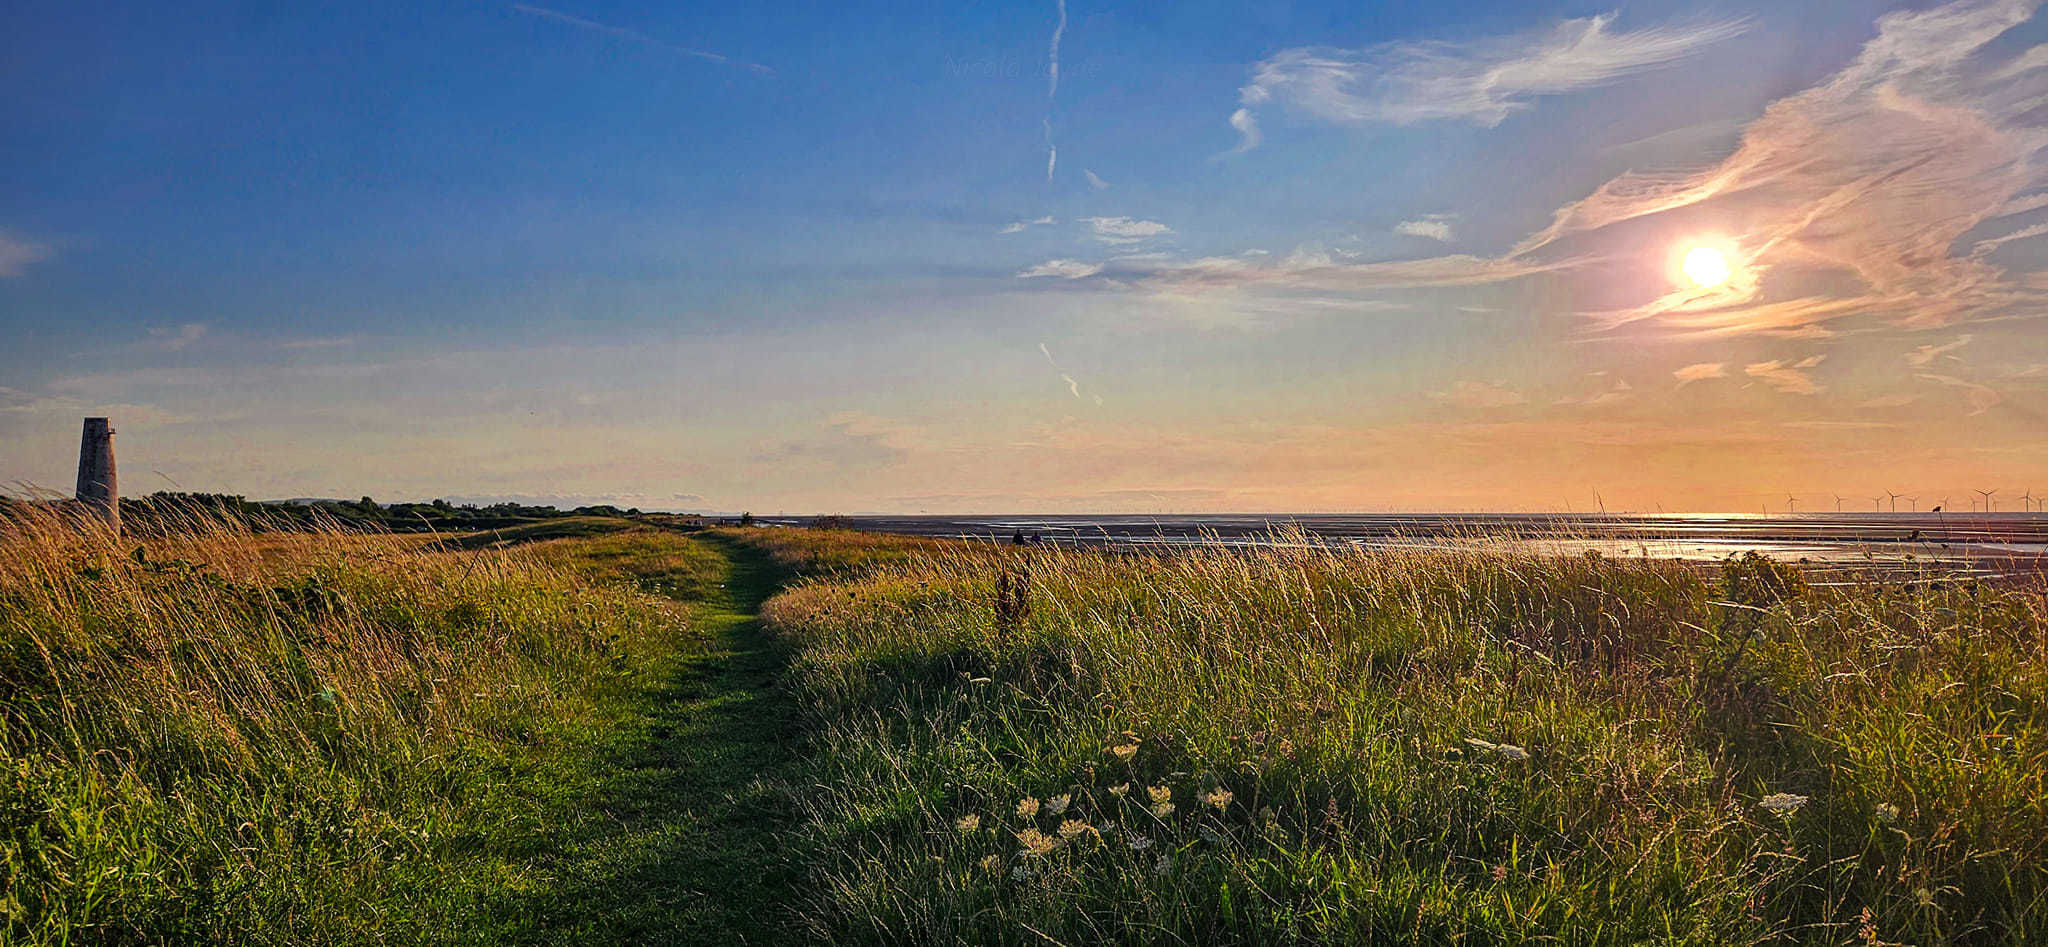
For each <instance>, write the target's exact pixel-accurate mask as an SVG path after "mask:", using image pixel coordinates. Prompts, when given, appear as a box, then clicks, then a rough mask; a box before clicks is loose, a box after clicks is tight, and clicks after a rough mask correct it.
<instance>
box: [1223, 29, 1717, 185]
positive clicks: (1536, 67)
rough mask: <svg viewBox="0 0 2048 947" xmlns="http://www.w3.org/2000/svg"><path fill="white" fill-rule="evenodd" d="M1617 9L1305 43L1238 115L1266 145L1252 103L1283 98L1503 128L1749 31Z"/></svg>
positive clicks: (1280, 59)
mask: <svg viewBox="0 0 2048 947" xmlns="http://www.w3.org/2000/svg"><path fill="white" fill-rule="evenodd" d="M1613 22H1614V16H1613V15H1612V14H1608V15H1604V16H1595V17H1587V18H1584V19H1576V20H1566V21H1564V22H1562V23H1559V24H1557V25H1556V26H1554V27H1551V28H1549V29H1547V30H1541V31H1537V32H1533V33H1524V34H1520V35H1515V36H1502V37H1494V38H1490V39H1483V40H1479V41H1477V42H1471V43H1451V42H1400V43H1388V44H1384V45H1379V46H1372V47H1368V48H1365V49H1333V48H1328V47H1302V48H1296V49H1287V50H1282V51H1281V52H1279V53H1277V54H1275V55H1273V56H1272V57H1271V58H1269V59H1267V60H1265V61H1264V62H1261V63H1259V64H1258V65H1257V66H1256V67H1255V68H1254V69H1253V72H1252V81H1251V83H1250V84H1248V85H1246V86H1245V87H1244V88H1242V89H1240V90H1239V91H1238V101H1239V103H1240V105H1241V106H1242V108H1240V109H1239V110H1238V111H1237V112H1236V113H1235V114H1233V115H1232V116H1231V125H1232V126H1234V127H1236V128H1237V130H1238V133H1239V134H1240V136H1242V140H1241V141H1240V143H1239V145H1238V150H1239V151H1244V150H1248V149H1250V148H1251V147H1254V146H1255V145H1257V143H1258V131H1257V127H1258V126H1257V124H1256V119H1255V117H1254V114H1253V110H1256V109H1259V108H1262V107H1265V106H1268V105H1275V104H1277V105H1282V106H1286V107H1288V108H1290V109H1292V110H1294V111H1295V112H1298V113H1301V114H1303V115H1306V116H1308V117H1310V118H1314V119H1319V120H1322V121H1327V122H1337V123H1344V124H1359V123H1366V122H1384V123H1391V124H1395V125H1409V124H1414V123H1416V122H1424V121H1432V120H1447V121H1466V122H1473V123H1475V124H1479V125H1488V126H1491V125H1498V124H1500V122H1501V121H1502V120H1503V119H1505V118H1507V117H1508V115H1510V114H1512V113H1514V112H1516V111H1519V110H1521V109H1525V108H1528V107H1529V105H1530V101H1531V100H1532V99H1534V98H1536V97H1538V96H1544V95H1560V94H1563V93H1568V92H1576V91H1579V90H1583V89H1590V88H1594V87H1596V86H1601V85H1605V84H1607V83H1610V82H1613V81H1615V80H1617V79H1621V78H1623V77H1626V76H1629V75H1633V74H1635V73H1639V72H1642V71H1644V70H1646V69H1654V68H1657V67H1659V66H1666V65H1669V64H1671V63H1673V62H1676V61H1678V60H1680V59H1682V58H1684V57H1686V56H1689V55H1692V54H1693V53H1696V52H1698V51H1699V50H1701V49H1702V48H1704V47H1706V46H1707V45H1709V44H1712V43H1716V42H1719V41H1721V40H1725V39H1728V38H1730V37H1733V36H1736V35H1738V34H1740V33H1741V32H1743V30H1745V29H1746V28H1747V23H1746V22H1744V21H1740V20H1724V21H1716V22H1704V23H1692V24H1683V25H1673V26H1660V27H1651V28H1647V29H1642V30H1633V31H1627V30H1614V29H1611V28H1610V27H1611V25H1612V23H1613Z"/></svg>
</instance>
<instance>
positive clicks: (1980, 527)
mask: <svg viewBox="0 0 2048 947" xmlns="http://www.w3.org/2000/svg"><path fill="white" fill-rule="evenodd" d="M851 520H852V522H853V525H855V526H857V527H859V528H861V529H871V530H877V531H880V532H890V533H904V534H910V535H918V536H942V537H952V538H962V539H986V540H994V541H1008V540H1009V539H1011V537H1012V536H1013V535H1015V534H1016V533H1017V532H1020V531H1021V532H1022V533H1023V534H1024V535H1025V536H1026V537H1027V538H1031V539H1035V540H1038V541H1044V542H1058V543H1086V544H1091V545H1111V546H1126V547H1133V548H1158V547H1171V546H1177V545H1191V544H1197V543H1206V544H1223V545H1233V546H1266V545H1274V544H1276V543H1294V542H1303V541H1306V542H1310V543H1320V544H1341V545H1350V546H1356V547H1360V548H1369V549H1427V548H1435V549H1473V548H1488V547H1491V548H1511V549H1518V550H1523V551H1530V552H1537V553H1542V554H1555V555H1583V554H1585V553H1586V552H1588V551H1591V552H1597V553H1599V554H1601V555H1605V556H1613V557H1616V558H1650V559H1669V560H1679V561H1687V562H1708V561H1712V560H1716V559H1722V558H1726V557H1728V556H1730V555H1737V554H1740V553H1744V552H1752V551H1754V552H1759V553H1762V554H1764V555H1767V556H1770V557H1772V558H1774V559H1779V560H1781V561H1785V562H1795V563H1801V564H1804V565H1806V566H1808V567H1809V568H1811V569H1812V570H1814V571H1816V572H1818V573H1822V574H1824V575H1840V576H1842V577H1844V578H1845V579H1853V578H1854V577H1856V576H1859V575H1864V574H1871V573H1878V574H1897V573H1900V572H1923V571H1925V572H1934V573H1941V574H1959V575H1974V576H2000V575H2015V574H2038V573H2042V572H2048V515H2042V514H2039V513H1992V514H1989V515H1986V514H1982V513H1971V514H1960V515H1956V514H1947V513H1813V514H1799V515H1789V516H1761V515H1743V514H1657V515H1564V516H1560V515H1556V514H1427V513H1402V514H1356V515H1353V514H1298V515H1266V514H1259V515H1183V516H964V517H962V516H895V517H891V516H857V517H851Z"/></svg>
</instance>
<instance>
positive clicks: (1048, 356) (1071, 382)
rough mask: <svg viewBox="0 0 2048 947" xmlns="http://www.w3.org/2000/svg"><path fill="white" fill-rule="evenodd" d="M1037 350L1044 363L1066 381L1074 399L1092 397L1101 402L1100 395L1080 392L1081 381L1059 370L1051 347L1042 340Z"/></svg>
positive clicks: (1081, 399)
mask: <svg viewBox="0 0 2048 947" xmlns="http://www.w3.org/2000/svg"><path fill="white" fill-rule="evenodd" d="M1038 351H1039V352H1040V353H1041V354H1043V355H1044V356H1045V363H1046V364H1047V365H1051V366H1052V370H1053V371H1055V372H1058V373H1059V376H1060V380H1061V381H1063V382H1066V383H1067V393H1069V394H1071V395H1073V396H1074V400H1075V401H1089V400H1091V399H1092V400H1093V401H1094V402H1095V403H1096V404H1097V405H1100V404H1102V396H1101V395H1092V396H1090V395H1083V394H1082V393H1081V383H1080V382H1079V381H1077V380H1076V379H1075V378H1074V376H1073V375H1070V374H1068V373H1067V372H1065V371H1063V370H1061V368H1060V362H1059V359H1056V358H1053V357H1052V349H1051V348H1050V347H1048V346H1047V345H1046V344H1045V343H1044V342H1040V343H1038Z"/></svg>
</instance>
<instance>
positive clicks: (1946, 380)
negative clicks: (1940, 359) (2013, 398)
mask: <svg viewBox="0 0 2048 947" xmlns="http://www.w3.org/2000/svg"><path fill="white" fill-rule="evenodd" d="M1913 377H1915V378H1918V379H1920V380H1922V381H1930V382H1933V383H1935V384H1937V385H1940V386H1942V387H1944V388H1953V389H1955V390H1957V391H1959V392H1962V395H1963V403H1964V404H1967V405H1969V406H1970V413H1971V414H1972V415H1978V414H1983V413H1984V412H1986V411H1989V410H1991V409H1992V408H1994V407H1997V406H1998V403H1999V402H2000V401H2003V400H2004V398H2002V397H2001V396H2000V395H1999V394H1998V392H1996V391H1994V390H1992V389H1990V388H1987V387H1985V386H1983V385H1980V384H1977V383H1976V382H1974V381H1968V380H1965V379H1962V378H1957V377H1955V376H1953V375H1934V374H1920V375H1915V376H1913Z"/></svg>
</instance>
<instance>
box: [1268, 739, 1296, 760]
mask: <svg viewBox="0 0 2048 947" xmlns="http://www.w3.org/2000/svg"><path fill="white" fill-rule="evenodd" d="M1273 749H1274V750H1277V751H1278V752H1279V753H1280V755H1281V756H1284V757H1287V758H1288V759H1290V760H1291V759H1293V758H1294V741H1293V740H1289V739H1287V738H1286V737H1281V738H1280V742H1279V743H1277V744H1274V746H1273Z"/></svg>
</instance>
